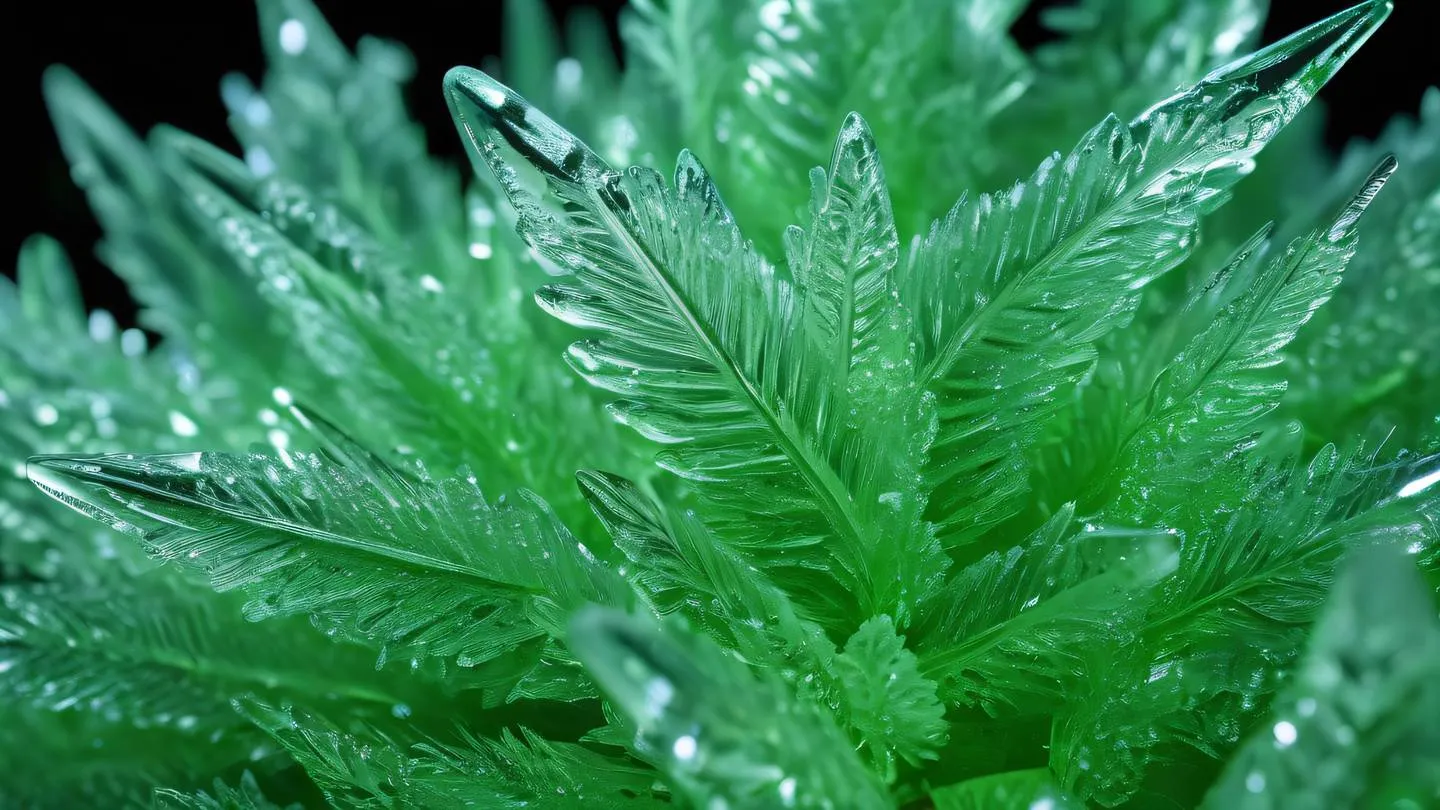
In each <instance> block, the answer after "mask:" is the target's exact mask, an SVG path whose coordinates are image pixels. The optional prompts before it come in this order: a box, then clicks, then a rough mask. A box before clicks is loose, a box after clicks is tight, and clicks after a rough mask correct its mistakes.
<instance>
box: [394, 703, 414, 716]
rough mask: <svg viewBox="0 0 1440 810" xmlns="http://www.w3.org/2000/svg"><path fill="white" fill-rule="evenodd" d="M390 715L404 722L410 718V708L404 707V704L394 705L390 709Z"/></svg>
mask: <svg viewBox="0 0 1440 810" xmlns="http://www.w3.org/2000/svg"><path fill="white" fill-rule="evenodd" d="M390 713H391V714H393V715H395V716H396V717H397V718H399V719H401V720H404V719H405V718H407V717H409V716H410V707H409V706H407V705H405V704H404V703H396V704H395V705H394V706H391V707H390Z"/></svg>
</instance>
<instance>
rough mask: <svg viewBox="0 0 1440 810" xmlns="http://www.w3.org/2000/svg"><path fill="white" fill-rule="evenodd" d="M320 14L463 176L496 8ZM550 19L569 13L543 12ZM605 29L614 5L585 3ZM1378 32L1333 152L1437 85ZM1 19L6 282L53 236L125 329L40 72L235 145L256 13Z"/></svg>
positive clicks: (1414, 30) (1417, 30)
mask: <svg viewBox="0 0 1440 810" xmlns="http://www.w3.org/2000/svg"><path fill="white" fill-rule="evenodd" d="M1350 3H1351V0H1272V3H1271V13H1270V17H1269V20H1268V22H1267V24H1266V28H1265V34H1264V41H1265V42H1271V41H1274V40H1275V39H1277V38H1279V37H1280V36H1283V35H1284V34H1287V33H1289V32H1291V31H1294V30H1296V29H1298V28H1301V27H1304V26H1305V25H1307V24H1309V23H1311V22H1314V21H1316V20H1319V19H1321V18H1322V17H1324V16H1326V15H1327V14H1330V13H1332V12H1335V11H1339V10H1341V9H1343V8H1345V7H1346V6H1348V5H1350ZM319 5H320V8H321V10H322V12H324V13H325V14H326V15H327V17H328V18H329V20H330V22H331V24H332V25H334V26H335V28H336V29H337V31H338V32H339V33H340V35H341V37H342V38H344V39H345V40H346V41H348V42H350V43H353V42H354V41H355V40H356V39H358V38H359V36H360V35H362V34H374V35H379V36H382V37H385V38H389V39H394V40H398V41H400V42H403V43H404V44H405V45H407V46H408V47H409V48H410V49H411V50H412V51H413V52H414V53H415V54H416V57H417V62H418V66H419V74H418V77H417V80H416V81H415V82H414V84H413V85H412V87H411V94H410V102H411V109H412V111H413V112H414V113H415V114H416V116H417V117H418V118H419V119H420V120H421V121H422V122H423V123H424V124H425V126H426V128H427V130H428V131H429V134H430V140H431V149H432V151H434V152H437V153H439V154H441V155H445V156H450V157H452V158H453V160H454V162H455V164H456V165H457V166H460V165H463V163H462V162H461V155H460V152H459V141H458V139H456V138H455V136H454V130H453V129H451V126H450V124H449V122H448V119H447V116H446V110H445V104H444V101H443V100H442V98H441V95H440V92H439V88H440V78H441V76H442V75H443V74H444V72H445V70H446V69H447V68H449V67H451V66H453V65H457V64H470V65H478V64H479V63H480V61H481V60H482V59H483V58H484V57H486V56H488V55H491V54H494V53H496V52H497V51H498V49H499V46H500V13H501V12H500V9H499V6H500V5H501V4H500V3H499V2H484V0H479V1H477V0H470V1H469V2H456V1H455V0H408V1H407V2H404V3H394V2H384V3H382V2H366V1H365V0H328V2H327V1H326V0H320V2H319ZM550 5H551V6H552V8H554V9H557V10H559V9H563V8H564V7H565V6H567V5H569V4H567V3H564V2H560V1H559V0H551V2H550ZM587 5H591V6H594V7H596V8H598V9H600V10H601V11H603V12H604V13H605V14H606V15H607V18H608V19H609V21H610V23H611V25H612V35H613V33H614V32H613V24H614V19H615V15H616V12H617V11H618V10H619V8H620V7H621V6H622V5H623V2H622V0H594V1H593V2H590V3H587ZM1032 5H1033V8H1032V9H1031V11H1030V12H1029V13H1027V15H1026V17H1025V18H1024V19H1023V20H1022V21H1021V22H1020V24H1019V25H1018V26H1017V29H1016V35H1017V36H1018V37H1019V38H1020V40H1021V41H1022V43H1025V44H1033V43H1035V42H1037V41H1039V40H1040V39H1041V38H1043V37H1044V32H1043V31H1042V30H1041V29H1040V27H1039V26H1038V24H1037V21H1036V12H1037V11H1038V9H1039V8H1040V7H1042V6H1045V5H1055V2H1053V0H1052V2H1041V1H1040V0H1036V2H1034V3H1033V4H1032ZM1398 5H1399V8H1398V9H1397V10H1396V12H1395V14H1394V15H1393V16H1392V17H1391V19H1390V21H1389V22H1388V23H1387V24H1386V25H1385V27H1384V28H1383V29H1381V31H1380V32H1379V33H1378V34H1377V35H1376V36H1375V37H1374V38H1373V39H1372V40H1371V41H1370V43H1369V44H1368V45H1367V46H1366V47H1365V48H1363V49H1362V50H1361V51H1360V53H1359V54H1358V55H1357V56H1356V57H1355V59H1354V60H1353V61H1352V62H1351V63H1350V65H1349V66H1347V67H1346V68H1345V70H1343V71H1341V72H1340V75H1339V76H1338V77H1337V78H1336V79H1335V80H1334V81H1333V82H1332V83H1331V85H1330V86H1329V87H1327V89H1326V90H1325V92H1324V94H1323V96H1322V97H1323V98H1324V99H1326V101H1327V102H1328V105H1329V112H1330V115H1329V119H1328V120H1329V123H1328V129H1327V139H1328V140H1329V142H1330V143H1331V144H1332V145H1333V146H1340V145H1343V144H1344V143H1345V142H1346V141H1347V140H1349V139H1350V138H1352V137H1356V136H1359V137H1373V136H1374V135H1376V134H1377V133H1378V132H1379V130H1380V128H1381V127H1382V126H1383V125H1384V123H1385V122H1386V121H1387V120H1388V119H1389V118H1390V117H1391V115H1393V114H1394V113H1396V112H1407V113H1408V112H1413V111H1414V110H1415V109H1416V107H1417V106H1418V103H1419V99H1420V97H1421V94H1422V92H1423V91H1424V88H1425V87H1426V86H1427V84H1433V83H1436V82H1437V81H1440V69H1437V68H1436V67H1435V66H1436V65H1440V58H1437V57H1436V55H1435V54H1434V52H1433V48H1434V47H1435V46H1434V43H1433V42H1426V41H1422V37H1425V32H1426V31H1427V30H1428V31H1434V30H1435V29H1434V27H1433V26H1434V10H1433V9H1429V10H1427V8H1426V6H1428V5H1430V4H1429V3H1424V2H1418V0H1400V2H1399V3H1398ZM22 8H23V9H24V10H23V11H7V12H6V14H5V17H6V23H5V24H4V25H3V28H4V33H3V35H0V36H3V37H4V39H5V41H4V46H3V48H4V52H5V53H6V54H7V61H9V63H10V64H9V65H8V67H7V69H6V70H5V71H4V81H5V90H4V99H3V101H4V109H5V112H6V114H5V116H4V127H3V128H4V131H5V142H6V143H7V144H8V146H7V147H5V149H4V155H5V159H4V165H5V180H6V182H5V184H4V185H5V187H4V189H3V193H4V194H5V195H6V196H7V197H8V198H9V202H8V204H7V205H5V206H4V211H5V213H4V214H3V215H0V221H3V223H4V231H5V233H4V240H3V250H4V251H5V254H4V255H3V256H0V267H3V268H4V272H5V273H7V274H10V273H13V259H12V258H11V257H13V256H15V255H16V251H17V250H18V248H19V245H20V242H21V241H22V240H23V239H24V238H25V237H26V236H28V235H29V234H32V233H36V232H44V233H48V234H50V235H52V236H55V237H56V238H58V239H60V240H61V241H62V242H63V243H65V245H66V247H67V248H68V249H69V251H70V253H71V255H72V258H73V259H74V261H75V263H76V265H77V268H78V269H79V271H80V275H81V279H82V285H83V288H84V292H85V295H86V298H87V303H88V304H89V305H90V306H92V307H93V306H103V307H106V308H109V309H112V310H115V311H116V314H117V315H118V316H119V317H120V320H121V322H122V324H124V325H129V323H130V322H131V321H132V320H133V308H132V306H131V305H130V303H129V301H128V298H127V297H126V296H125V294H124V291H123V288H122V287H121V286H120V284H119V282H118V280H117V279H115V278H114V277H113V276H112V275H110V273H109V272H108V271H106V270H105V269H104V268H102V267H101V266H100V265H99V264H98V262H96V261H95V260H94V259H93V257H92V249H93V246H94V244H95V242H96V240H97V239H98V238H99V236H100V232H99V229H98V228H97V227H96V225H95V224H94V222H93V220H92V219H91V217H90V213H89V211H88V209H87V208H86V204H85V200H84V197H83V195H82V194H81V193H80V192H79V191H78V190H77V189H76V188H75V187H74V186H73V185H72V184H71V182H70V177H69V169H68V167H67V166H66V164H65V162H64V159H63V157H62V156H61V153H60V148H59V144H58V143H57V142H56V140H55V136H54V134H53V132H52V130H51V129H50V124H49V121H48V119H47V117H46V112H45V107H44V104H43V102H42V100H41V96H40V75H41V71H43V70H44V68H45V67H46V66H47V65H49V64H52V63H56V62H60V63H64V64H67V65H69V66H70V67H72V68H73V69H75V70H76V71H77V72H78V73H79V74H80V75H81V76H82V77H83V78H85V79H86V81H88V82H90V83H91V84H92V85H93V86H94V87H95V88H96V90H97V91H99V93H100V94H101V96H102V97H104V98H105V99H106V100H107V101H108V102H109V103H110V104H111V105H112V106H113V107H115V109H116V110H118V111H119V113H120V114H121V115H122V116H123V117H124V118H125V119H126V120H127V121H128V122H129V123H130V124H131V125H132V126H133V127H135V128H137V129H138V130H139V131H141V132H144V131H146V130H148V129H149V128H150V127H152V126H154V125H155V124H158V123H161V122H162V121H163V122H167V123H171V124H174V125H176V126H179V127H180V128H182V129H184V130H188V131H190V132H192V133H194V134H196V135H199V136H201V137H203V138H205V139H207V140H211V141H214V142H216V143H219V144H223V145H227V146H230V145H233V142H232V141H231V139H230V137H229V134H228V132H227V130H226V128H225V115H224V110H223V108H222V107H221V104H220V100H219V91H218V82H219V79H220V77H221V76H222V75H223V74H225V73H226V72H229V71H232V70H239V71H242V72H244V73H246V74H249V75H250V76H252V77H257V78H258V77H259V75H260V73H261V69H262V61H261V55H260V43H259V34H258V31H257V26H256V21H255V13H254V7H253V5H252V4H251V3H250V2H247V0H210V1H209V2H196V0H179V1H177V0H148V1H145V2H122V3H103V4H102V3H94V4H93V5H92V4H91V3H70V2H64V1H63V0H50V1H49V2H48V3H42V4H30V3H27V4H23V6H22Z"/></svg>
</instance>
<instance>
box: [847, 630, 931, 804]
mask: <svg viewBox="0 0 1440 810" xmlns="http://www.w3.org/2000/svg"><path fill="white" fill-rule="evenodd" d="M833 668H834V671H835V673H836V675H837V677H838V680H839V682H840V695H841V700H842V701H843V702H844V703H845V710H846V712H847V713H848V715H849V718H850V719H849V722H850V725H851V727H852V728H853V729H854V731H855V735H856V736H857V737H859V738H860V745H861V748H862V749H864V750H865V751H866V752H867V753H869V755H870V758H871V760H872V761H873V762H874V763H875V765H876V767H877V768H878V770H879V771H880V772H881V773H882V774H885V775H886V778H887V781H893V779H894V777H895V768H896V761H897V758H898V759H901V760H904V761H905V762H908V763H910V764H912V765H913V764H916V763H918V762H919V761H920V760H923V759H935V758H936V750H937V749H938V748H940V747H941V746H943V745H944V744H945V733H946V725H945V707H944V706H943V705H941V703H940V700H939V699H938V698H937V697H936V696H935V692H936V685H935V683H934V682H933V681H930V680H927V679H926V678H925V677H924V676H923V675H921V674H920V667H919V662H918V661H917V660H916V658H915V654H914V653H912V652H910V651H909V650H907V649H905V637H904V636H900V635H897V634H896V632H895V623H894V621H892V620H891V618H890V617H889V616H877V617H876V618H874V619H871V620H869V621H867V622H865V623H864V624H862V625H860V629H859V630H856V631H855V634H854V635H853V636H851V637H850V639H849V640H848V641H846V642H845V649H844V650H842V651H841V653H840V655H839V656H837V657H836V658H835V662H834V664H833Z"/></svg>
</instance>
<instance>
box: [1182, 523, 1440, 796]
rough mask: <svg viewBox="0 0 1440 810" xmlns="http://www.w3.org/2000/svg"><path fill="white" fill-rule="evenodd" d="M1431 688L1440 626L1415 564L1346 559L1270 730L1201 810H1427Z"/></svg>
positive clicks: (1433, 763)
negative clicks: (1383, 809) (1386, 809)
mask: <svg viewBox="0 0 1440 810" xmlns="http://www.w3.org/2000/svg"><path fill="white" fill-rule="evenodd" d="M1437 682H1440V623H1437V622H1436V619H1435V606H1434V603H1433V601H1432V600H1431V598H1430V595H1429V594H1427V593H1426V592H1425V587H1424V585H1423V584H1422V582H1421V580H1420V578H1419V577H1418V576H1417V575H1416V573H1415V569H1414V563H1413V560H1412V559H1411V558H1409V557H1408V556H1407V555H1404V554H1402V553H1400V549H1398V548H1396V547H1374V548H1370V549H1366V550H1365V552H1364V553H1358V554H1356V555H1354V557H1353V559H1351V560H1350V562H1349V565H1348V566H1346V567H1345V569H1344V572H1343V573H1342V574H1341V576H1340V578H1339V580H1338V581H1337V582H1336V584H1335V590H1334V593H1333V595H1332V596H1331V598H1330V600H1329V605H1328V607H1327V608H1326V610H1325V612H1324V614H1323V615H1322V616H1321V618H1320V621H1319V623H1318V624H1317V625H1316V628H1315V631H1314V634H1313V635H1312V637H1311V641H1310V645H1309V650H1308V652H1307V653H1306V655H1305V660H1304V661H1303V662H1302V663H1301V664H1300V666H1299V668H1298V671H1297V673H1296V676H1295V679H1294V680H1293V681H1292V682H1291V683H1290V684H1289V685H1288V686H1287V687H1286V688H1285V690H1284V692H1283V693H1281V695H1280V696H1279V697H1277V699H1276V701H1275V705H1274V707H1273V708H1272V710H1271V719H1270V721H1269V722H1267V723H1266V724H1263V725H1262V726H1261V727H1260V729H1259V730H1258V731H1257V732H1256V733H1255V734H1254V735H1253V736H1252V737H1251V738H1250V740H1249V741H1248V742H1247V743H1246V744H1245V746H1244V747H1243V748H1241V749H1240V751H1239V753H1237V754H1236V756H1235V757H1234V758H1233V759H1232V760H1231V761H1230V763H1229V765H1227V766H1226V769H1225V773H1224V774H1223V775H1222V776H1221V777H1220V780H1219V781H1218V782H1217V783H1216V784H1215V786H1214V787H1213V788H1212V789H1211V791H1210V793H1209V794H1208V795H1207V796H1206V799H1205V803H1204V805H1203V807H1204V808H1206V810H1212V809H1213V808H1227V810H1228V809H1229V808H1234V810H1255V809H1258V808H1292V807H1293V808H1302V807H1353V806H1382V803H1383V805H1388V806H1394V807H1404V806H1413V807H1421V806H1423V805H1424V804H1425V803H1426V802H1428V801H1430V800H1433V799H1434V798H1435V796H1434V791H1435V786H1436V785H1437V784H1440V731H1437V729H1436V726H1435V723H1434V718H1435V717H1436V716H1440V695H1437V693H1436V691H1435V689H1434V688H1433V687H1434V685H1435V684H1436V683H1437ZM1372 803H1373V804H1372Z"/></svg>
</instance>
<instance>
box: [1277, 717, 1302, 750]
mask: <svg viewBox="0 0 1440 810" xmlns="http://www.w3.org/2000/svg"><path fill="white" fill-rule="evenodd" d="M1298 736H1299V733H1298V732H1297V731H1296V729H1295V724H1294V723H1291V722H1290V721H1289V720H1281V721H1280V722H1278V723H1276V724H1275V744H1276V745H1278V746H1280V747H1281V748H1289V747H1290V746H1292V745H1294V744H1295V739H1296V738H1297V737H1298Z"/></svg>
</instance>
